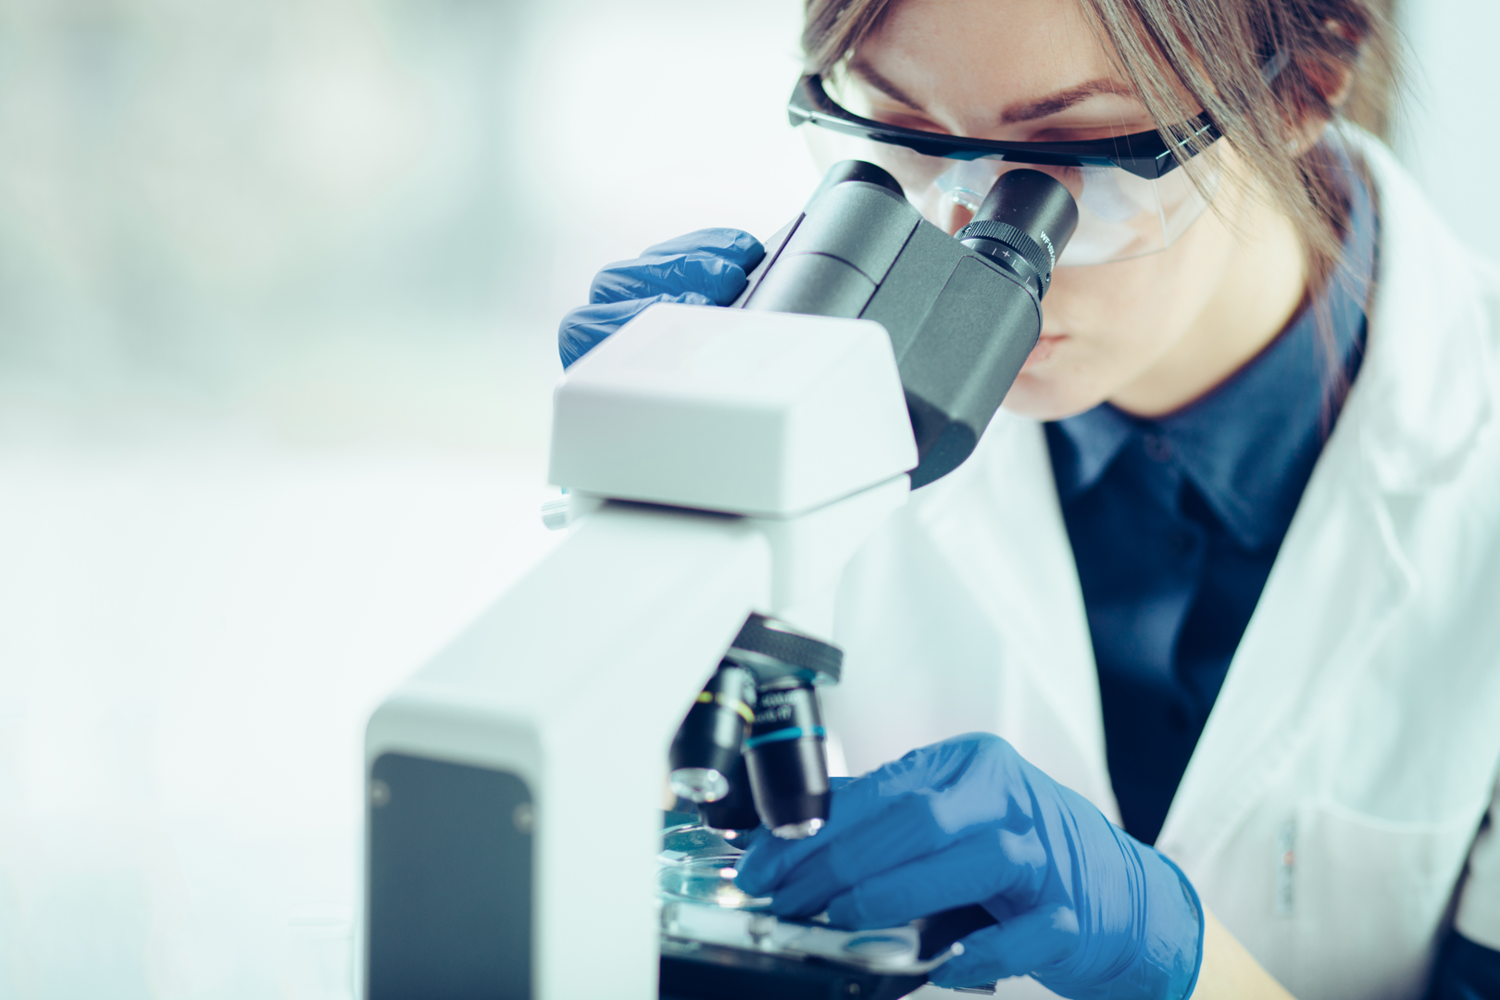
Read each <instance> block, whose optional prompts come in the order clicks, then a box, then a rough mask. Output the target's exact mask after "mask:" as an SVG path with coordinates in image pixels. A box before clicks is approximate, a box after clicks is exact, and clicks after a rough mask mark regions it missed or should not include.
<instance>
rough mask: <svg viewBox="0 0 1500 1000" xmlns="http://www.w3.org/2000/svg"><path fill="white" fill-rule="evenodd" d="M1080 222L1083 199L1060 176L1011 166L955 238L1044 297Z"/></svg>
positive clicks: (1037, 294) (1038, 296) (1038, 295)
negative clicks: (1076, 197)
mask: <svg viewBox="0 0 1500 1000" xmlns="http://www.w3.org/2000/svg"><path fill="white" fill-rule="evenodd" d="M1077 227H1078V204H1077V203H1076V202H1075V201H1074V200H1073V195H1072V194H1070V193H1069V191H1068V189H1067V188H1066V187H1064V186H1063V185H1062V184H1061V183H1060V182H1059V181H1057V180H1055V179H1054V178H1052V177H1051V176H1049V175H1047V174H1044V173H1042V172H1041V171H1040V170H1008V171H1006V172H1005V173H1003V174H1001V175H1000V177H999V179H998V180H996V181H995V184H994V186H993V187H991V188H990V191H989V194H987V195H985V198H984V202H983V203H982V204H980V206H979V211H978V212H975V213H974V221H973V222H971V223H969V224H968V225H967V226H965V227H963V228H962V229H960V230H959V231H958V232H957V233H955V234H954V238H955V239H957V240H958V241H959V242H960V243H962V244H963V245H964V246H966V247H968V248H969V249H971V250H973V251H975V252H976V253H982V254H984V255H985V256H986V257H988V258H990V259H991V260H993V261H995V262H996V263H998V264H1000V265H1001V266H1003V267H1005V268H1006V269H1007V270H1009V271H1010V272H1011V273H1013V274H1015V275H1016V276H1018V277H1020V278H1021V279H1022V280H1023V281H1025V282H1026V283H1027V284H1028V285H1030V286H1031V287H1032V290H1033V291H1034V292H1035V293H1036V296H1037V298H1038V299H1040V298H1041V297H1042V296H1044V295H1046V294H1047V289H1048V288H1049V287H1051V285H1052V269H1053V268H1054V267H1056V266H1057V258H1058V257H1060V256H1062V252H1063V248H1064V247H1066V246H1067V245H1068V240H1070V239H1072V238H1073V230H1074V229H1076V228H1077Z"/></svg>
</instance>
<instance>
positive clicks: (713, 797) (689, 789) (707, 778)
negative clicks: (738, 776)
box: [672, 767, 729, 802]
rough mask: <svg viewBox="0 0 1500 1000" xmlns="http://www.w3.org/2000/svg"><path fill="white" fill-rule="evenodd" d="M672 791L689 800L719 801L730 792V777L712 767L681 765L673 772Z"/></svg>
mask: <svg viewBox="0 0 1500 1000" xmlns="http://www.w3.org/2000/svg"><path fill="white" fill-rule="evenodd" d="M672 792H673V794H675V795H679V796H681V797H682V798H684V799H687V800H688V801H689V802H717V801H719V800H720V799H722V798H723V797H724V796H726V795H728V794H729V779H728V778H726V777H724V775H722V774H720V773H719V772H718V771H715V770H714V769H713V768H711V767H679V768H678V769H677V770H675V771H673V772H672Z"/></svg>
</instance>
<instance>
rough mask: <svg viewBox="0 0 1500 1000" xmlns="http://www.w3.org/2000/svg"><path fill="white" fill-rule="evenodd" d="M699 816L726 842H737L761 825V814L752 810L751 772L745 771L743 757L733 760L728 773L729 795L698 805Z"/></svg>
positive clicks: (753, 801) (753, 807)
mask: <svg viewBox="0 0 1500 1000" xmlns="http://www.w3.org/2000/svg"><path fill="white" fill-rule="evenodd" d="M698 817H699V818H700V819H701V820H703V825H704V826H706V827H708V828H709V829H710V830H712V831H713V832H714V833H717V834H718V835H719V836H721V837H723V838H724V839H725V840H736V839H738V838H739V836H740V835H741V834H742V833H744V832H745V831H746V830H753V829H755V828H756V827H758V826H760V814H759V813H757V812H756V811H755V796H754V795H753V794H752V793H751V791H750V772H749V771H748V770H747V769H746V768H745V758H744V757H740V758H739V759H738V760H736V761H735V766H734V770H733V771H732V772H730V774H729V794H727V795H725V796H724V797H723V798H721V799H719V800H718V801H716V802H705V803H703V804H701V805H700V806H698Z"/></svg>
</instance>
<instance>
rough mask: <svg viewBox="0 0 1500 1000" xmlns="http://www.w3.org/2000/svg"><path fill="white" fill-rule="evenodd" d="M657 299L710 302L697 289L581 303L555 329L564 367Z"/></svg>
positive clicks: (703, 303) (658, 300)
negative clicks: (620, 300) (695, 290)
mask: <svg viewBox="0 0 1500 1000" xmlns="http://www.w3.org/2000/svg"><path fill="white" fill-rule="evenodd" d="M658 302H681V303H685V304H687V305H697V306H706V305H711V304H712V303H710V302H709V301H708V299H707V298H706V297H705V296H703V295H701V294H699V293H697V292H684V293H682V294H678V295H653V296H651V297H650V298H644V299H630V300H628V301H625V302H601V303H596V304H593V305H587V306H580V307H579V308H577V309H574V310H573V311H572V312H570V313H568V314H567V315H566V316H564V317H563V319H562V323H561V324H560V325H559V326H558V329H557V352H558V354H559V355H560V356H561V357H562V363H563V367H564V368H568V367H570V366H571V365H572V364H573V362H575V361H577V360H578V359H579V358H581V357H583V356H584V355H585V354H587V353H588V352H589V351H591V350H593V349H594V348H595V347H597V346H598V345H599V343H600V342H601V341H602V340H604V339H605V338H606V337H608V336H610V335H611V334H612V333H614V332H615V331H616V330H618V329H619V328H620V327H622V326H624V325H625V324H626V323H628V322H630V321H631V320H633V319H635V318H636V317H637V316H639V315H640V314H641V313H642V312H644V311H645V310H646V307H647V306H652V305H655V304H656V303H658Z"/></svg>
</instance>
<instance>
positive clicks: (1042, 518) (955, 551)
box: [918, 411, 1117, 818]
mask: <svg viewBox="0 0 1500 1000" xmlns="http://www.w3.org/2000/svg"><path fill="white" fill-rule="evenodd" d="M951 478H952V480H953V481H952V482H951V483H944V482H941V481H940V482H939V483H937V484H934V486H933V487H929V489H931V490H935V491H941V493H940V494H939V493H934V494H933V495H932V496H931V501H930V502H926V503H923V505H922V509H921V510H920V511H919V512H918V516H919V519H920V520H921V522H922V523H923V525H924V528H925V530H926V531H927V533H928V534H929V536H930V537H931V538H932V540H933V542H934V544H935V546H936V547H937V548H938V550H939V551H940V552H942V553H943V555H944V557H945V559H946V560H947V561H948V562H949V564H950V565H951V566H952V567H953V571H954V572H955V573H956V574H958V575H959V576H960V577H961V578H962V579H963V580H964V582H965V584H966V585H967V587H968V588H969V589H970V591H971V593H973V594H974V596H975V599H976V600H977V601H978V602H979V604H980V605H981V606H982V607H983V608H984V611H985V614H986V616H987V618H988V619H989V621H990V622H991V623H992V625H993V627H994V628H995V629H996V630H997V631H999V632H1001V633H1002V634H1003V635H1004V636H1005V640H1006V641H1005V642H1004V647H1005V648H1006V649H1007V650H1010V651H1011V653H1012V655H1011V656H1010V658H1009V662H1006V663H1004V664H1000V665H998V666H999V667H1000V668H1001V669H1004V670H1020V671H1025V672H1026V673H1027V674H1028V675H1029V676H1030V679H1031V680H1032V681H1033V683H1034V686H1035V688H1036V689H1037V690H1039V691H1040V692H1041V694H1042V697H1044V698H1045V699H1046V700H1047V701H1048V702H1049V706H1050V708H1051V709H1052V711H1053V713H1055V715H1056V716H1057V718H1059V719H1060V720H1062V724H1063V725H1064V727H1065V728H1066V733H1065V734H1064V735H1065V736H1066V738H1067V739H1068V740H1070V741H1071V742H1072V743H1073V744H1074V745H1075V747H1076V750H1077V752H1078V754H1079V756H1080V757H1081V758H1082V760H1083V761H1084V762H1085V766H1086V767H1087V769H1088V771H1089V772H1090V778H1091V779H1092V782H1091V783H1092V785H1093V787H1092V788H1080V789H1079V791H1080V792H1083V793H1084V794H1086V795H1089V796H1090V797H1091V798H1093V799H1094V800H1095V802H1096V803H1097V804H1098V805H1099V806H1100V808H1102V809H1104V810H1105V811H1106V813H1108V814H1110V815H1111V816H1112V818H1113V817H1115V815H1116V813H1117V808H1116V806H1115V803H1114V799H1113V795H1112V794H1111V792H1110V785H1109V774H1108V765H1107V763H1106V759H1105V753H1104V726H1103V721H1102V715H1101V712H1100V708H1099V683H1098V675H1097V673H1096V671H1095V668H1094V655H1093V646H1092V643H1091V642H1090V639H1089V631H1088V619H1087V617H1086V615H1085V613H1084V607H1083V594H1082V591H1081V589H1080V587H1079V584H1078V573H1077V570H1076V569H1075V567H1074V562H1073V554H1072V548H1071V546H1070V544H1069V542H1068V537H1067V530H1066V527H1065V526H1064V523H1063V519H1062V509H1061V507H1060V505H1059V503H1058V499H1057V490H1056V488H1055V486H1054V485H1053V479H1052V471H1051V464H1050V459H1049V458H1048V455H1047V445H1046V439H1045V437H1044V435H1043V433H1042V428H1041V425H1040V424H1038V423H1036V422H1035V421H1031V420H1027V419H1024V418H1020V417H1015V416H1011V415H1010V414H1008V413H1005V412H1004V411H1002V412H1001V413H999V414H997V415H996V417H995V419H994V420H993V421H992V422H991V424H990V426H989V428H988V430H987V431H986V432H985V435H984V438H983V439H982V441H981V444H980V448H979V452H978V453H977V454H976V455H975V456H974V457H973V459H971V461H970V462H968V463H966V464H965V466H964V467H963V468H961V469H960V471H959V472H958V473H955V474H954V475H953V477H951ZM925 492H926V491H924V493H925ZM919 496H921V494H919ZM923 499H924V500H926V499H927V498H926V497H923ZM1002 735H1003V734H1002ZM1022 749H1023V751H1024V749H1025V748H1022Z"/></svg>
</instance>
